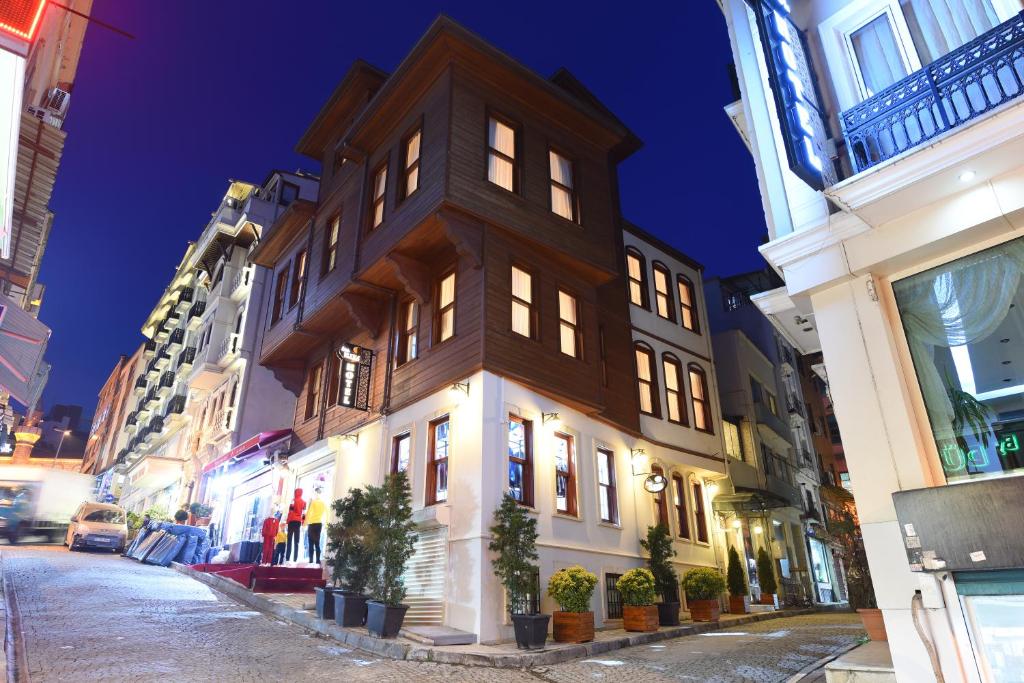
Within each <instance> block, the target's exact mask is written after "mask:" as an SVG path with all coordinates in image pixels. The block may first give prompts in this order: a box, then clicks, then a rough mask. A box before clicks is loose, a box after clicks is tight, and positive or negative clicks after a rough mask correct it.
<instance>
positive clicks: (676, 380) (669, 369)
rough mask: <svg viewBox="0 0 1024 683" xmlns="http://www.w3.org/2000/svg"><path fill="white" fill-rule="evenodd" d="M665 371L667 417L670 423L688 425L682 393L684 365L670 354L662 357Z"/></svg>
mask: <svg viewBox="0 0 1024 683" xmlns="http://www.w3.org/2000/svg"><path fill="white" fill-rule="evenodd" d="M661 359H662V368H663V369H664V371H665V416H666V417H668V420H669V422H675V423H677V424H683V425H684V424H687V419H686V417H687V416H686V408H684V407H683V401H682V397H681V396H680V394H681V393H682V379H683V364H682V363H680V362H679V359H678V358H676V357H675V356H673V355H672V354H670V353H666V354H665V355H663V356H662V357H661Z"/></svg>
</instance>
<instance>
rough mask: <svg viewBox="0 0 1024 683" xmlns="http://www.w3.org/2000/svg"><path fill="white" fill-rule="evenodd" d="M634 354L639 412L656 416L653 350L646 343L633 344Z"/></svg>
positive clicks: (656, 400) (656, 394)
mask: <svg viewBox="0 0 1024 683" xmlns="http://www.w3.org/2000/svg"><path fill="white" fill-rule="evenodd" d="M633 349H634V351H635V356H636V384H637V391H638V392H639V394H640V412H641V413H643V414H645V415H653V416H654V417H658V375H657V370H656V369H655V367H654V351H653V350H651V347H649V346H647V344H643V343H639V342H638V343H637V344H635V345H634V346H633Z"/></svg>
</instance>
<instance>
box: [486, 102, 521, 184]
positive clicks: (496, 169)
mask: <svg viewBox="0 0 1024 683" xmlns="http://www.w3.org/2000/svg"><path fill="white" fill-rule="evenodd" d="M516 163H517V162H516V130H515V128H513V127H512V126H510V125H508V124H507V123H505V122H503V121H499V120H498V119H496V118H494V117H493V116H492V117H491V118H490V119H488V121H487V179H488V180H490V181H491V182H492V183H494V184H495V185H497V186H499V187H503V188H505V189H506V190H508V191H509V192H515V191H517V189H518V188H517V187H516V184H517V176H518V175H519V174H518V172H517V168H516Z"/></svg>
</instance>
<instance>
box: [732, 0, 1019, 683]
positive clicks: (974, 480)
mask: <svg viewBox="0 0 1024 683" xmlns="http://www.w3.org/2000/svg"><path fill="white" fill-rule="evenodd" d="M720 5H721V7H722V10H723V15H724V17H725V20H726V24H727V26H728V29H729V36H730V41H731V44H732V48H733V57H734V59H735V66H736V74H737V81H738V84H739V87H740V92H741V95H742V97H741V99H740V100H739V101H737V102H735V103H732V104H730V105H729V106H727V107H726V111H727V113H728V114H729V115H730V116H731V117H732V119H733V121H734V122H735V124H736V127H737V130H738V132H739V133H740V135H741V136H742V138H743V140H744V142H745V143H746V144H747V145H748V146H749V148H750V151H751V155H752V157H753V160H754V164H755V167H756V170H757V178H758V184H759V189H760V192H761V197H762V200H763V204H764V211H765V218H766V223H767V227H768V237H769V241H768V242H767V243H766V244H765V245H763V246H762V247H761V252H762V254H763V255H764V256H765V258H766V259H767V260H768V262H769V263H770V264H771V266H772V267H773V268H774V269H775V271H776V272H777V273H778V274H779V275H781V276H782V277H783V279H784V280H785V285H784V286H782V287H778V288H776V289H774V290H772V291H769V292H765V293H762V294H761V295H759V296H757V297H755V302H756V304H757V305H758V307H759V308H760V309H761V310H762V311H764V312H765V313H766V314H767V315H768V316H769V318H771V320H772V322H773V324H774V325H776V327H777V329H778V330H779V333H780V334H781V335H783V336H784V337H785V338H786V339H787V340H788V341H789V342H790V343H791V344H792V345H793V346H794V347H795V348H797V349H798V350H799V351H800V352H801V353H802V354H805V353H812V352H815V351H819V350H820V351H821V352H822V354H823V357H824V365H825V368H826V369H827V378H828V390H829V395H830V397H831V400H832V404H833V407H834V411H835V417H836V419H837V421H838V426H839V428H840V429H841V430H842V435H843V448H844V451H845V456H846V462H847V464H848V468H849V474H850V483H851V485H852V490H853V493H854V496H855V498H856V503H857V513H858V516H859V519H860V523H861V528H862V531H863V538H864V543H865V547H866V550H867V557H868V562H869V564H870V567H871V575H872V577H873V581H874V588H875V594H876V597H877V600H878V605H879V607H880V608H881V609H882V613H883V616H884V620H885V625H886V629H887V631H888V638H889V641H888V642H889V650H890V654H891V666H892V671H893V674H894V675H895V677H896V678H897V679H898V680H907V681H931V680H946V681H996V680H1008V679H1009V678H1011V677H1012V676H1013V675H1016V673H1017V672H1019V671H1020V670H1022V669H1024V659H1022V656H1021V654H1020V649H1019V647H1018V641H1017V638H1016V635H1015V634H1016V633H1018V632H1019V630H1020V627H1021V624H1022V617H1021V614H1022V610H1021V605H1022V601H1024V597H1022V596H1021V590H1020V584H1019V583H1015V579H1014V578H1013V577H1014V576H1017V575H1018V574H1019V573H1020V571H1021V570H1022V569H1024V556H1022V554H1021V550H1020V549H1021V548H1022V547H1024V543H1022V542H1021V539H1020V538H1019V536H1018V535H1017V534H1016V532H1015V531H1012V530H1011V531H1009V532H1008V531H1007V529H1006V526H1005V525H1004V524H1001V523H999V522H998V521H997V520H1000V519H1005V518H1014V517H1016V516H1019V513H1020V505H1021V503H1020V501H1021V497H1020V495H1019V492H1020V481H1021V480H1020V479H1019V476H1018V475H1019V474H1020V473H1021V471H1022V463H1021V460H1020V458H1019V442H1020V436H1019V434H1018V430H1019V428H1020V423H1019V413H1020V409H1021V400H1022V399H1021V396H1022V390H1024V389H1022V388H1024V381H1022V380H1021V378H1020V377H1019V376H1018V374H1017V368H1018V366H1019V365H1020V363H1021V362H1024V359H1022V358H1021V349H1022V348H1024V347H1022V345H1021V343H1020V339H1019V334H1018V330H1019V327H1020V324H1021V321H1020V319H1019V316H1020V315H1021V313H1020V310H1021V309H1019V308H1017V306H1016V303H1017V300H1018V290H1019V287H1018V284H1019V279H1020V274H1021V268H1022V265H1021V264H1022V261H1021V259H1020V257H1019V254H1020V251H1021V244H1022V242H1021V239H1020V238H1021V236H1022V234H1024V233H1022V230H1024V220H1022V216H1024V190H1022V189H1021V187H1022V180H1024V164H1022V161H1021V160H1022V159H1024V135H1022V131H1024V125H1022V123H1024V97H1022V94H1024V86H1022V83H1024V14H1022V5H1021V3H1020V2H1019V0H963V1H962V2H958V3H945V2H931V1H929V0H922V1H917V0H914V1H910V0H833V1H829V2H810V1H807V0H789V1H788V2H787V1H785V0H757V1H756V2H746V1H744V0H725V1H724V2H722V3H720ZM954 484H955V485H954ZM982 501H984V502H982ZM972 506H980V507H979V508H978V509H980V510H984V512H981V513H979V514H978V515H976V514H973V513H970V512H969V511H968V510H969V509H972ZM968 520H970V521H971V525H967V524H966V523H967V522H968ZM996 548H1004V549H1006V550H1005V552H997V551H996V550H995V549H996Z"/></svg>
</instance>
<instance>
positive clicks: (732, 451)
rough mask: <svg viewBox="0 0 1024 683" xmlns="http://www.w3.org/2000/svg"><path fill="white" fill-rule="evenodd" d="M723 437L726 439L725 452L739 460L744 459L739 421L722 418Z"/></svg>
mask: <svg viewBox="0 0 1024 683" xmlns="http://www.w3.org/2000/svg"><path fill="white" fill-rule="evenodd" d="M722 432H723V434H722V438H724V439H725V454H726V455H728V456H729V457H731V458H736V459H737V460H744V457H743V439H742V438H741V437H740V425H739V423H738V422H737V421H733V420H722Z"/></svg>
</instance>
